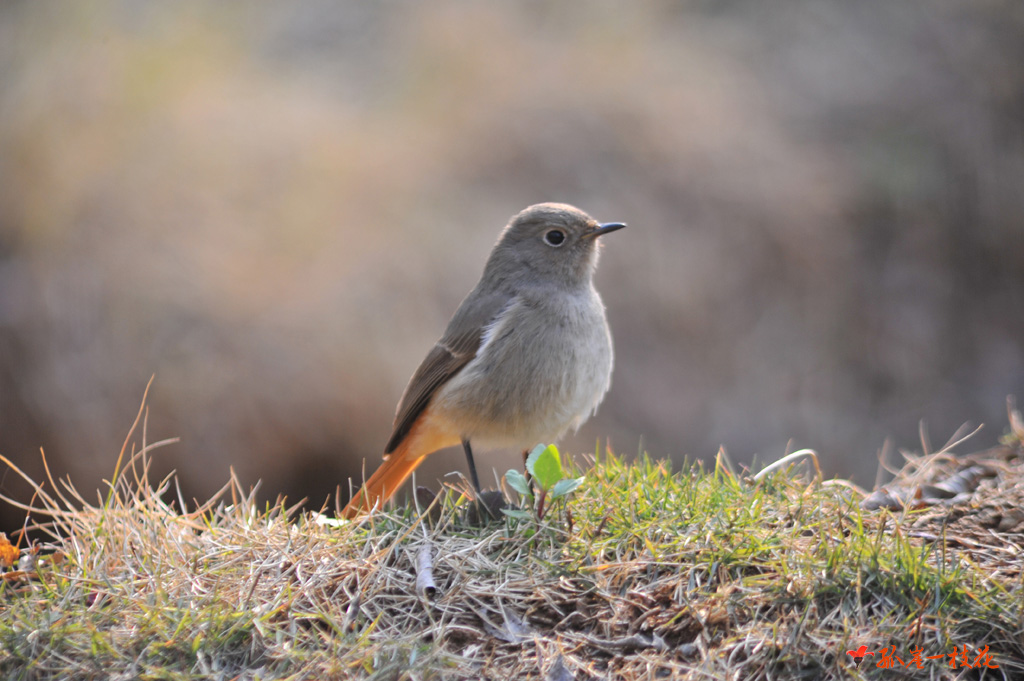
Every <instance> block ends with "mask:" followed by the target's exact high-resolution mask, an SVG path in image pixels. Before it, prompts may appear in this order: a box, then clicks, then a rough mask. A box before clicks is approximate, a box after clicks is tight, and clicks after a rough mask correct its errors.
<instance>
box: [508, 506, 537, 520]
mask: <svg viewBox="0 0 1024 681" xmlns="http://www.w3.org/2000/svg"><path fill="white" fill-rule="evenodd" d="M501 512H502V513H504V514H505V515H507V516H508V517H509V518H516V519H517V520H529V519H530V512H529V511H522V510H520V509H518V508H503V509H501Z"/></svg>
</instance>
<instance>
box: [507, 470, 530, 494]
mask: <svg viewBox="0 0 1024 681" xmlns="http://www.w3.org/2000/svg"><path fill="white" fill-rule="evenodd" d="M505 482H507V483H508V485H509V487H511V488H512V489H514V490H515V491H517V492H519V493H520V494H521V495H523V496H524V497H526V498H527V499H532V498H533V493H532V492H531V491H530V483H529V481H528V480H527V479H526V476H525V475H523V474H522V473H520V472H519V471H517V470H515V469H511V470H509V472H508V473H505Z"/></svg>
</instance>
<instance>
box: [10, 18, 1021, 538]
mask: <svg viewBox="0 0 1024 681" xmlns="http://www.w3.org/2000/svg"><path fill="white" fill-rule="evenodd" d="M625 8H628V9H625ZM547 200H558V201H566V202H570V203H573V204H576V205H578V206H580V207H581V208H583V209H584V210H587V211H588V212H590V213H591V214H593V215H594V216H595V217H597V218H598V219H599V220H602V221H612V220H621V221H626V222H628V223H629V224H630V227H629V229H628V230H626V231H623V232H619V233H617V234H615V235H614V236H613V237H609V238H608V240H607V242H606V244H605V249H604V253H603V257H602V264H601V267H600V270H599V274H598V287H599V289H600V290H601V291H602V293H603V296H604V299H605V302H606V304H607V306H608V314H609V318H610V321H611V324H612V327H613V331H614V335H615V340H616V350H617V357H616V370H615V376H614V379H613V383H612V391H611V393H610V394H609V395H608V397H607V399H606V401H605V403H604V404H603V406H602V407H601V410H600V412H599V415H598V416H597V418H595V419H593V420H591V421H590V422H589V423H588V424H587V425H586V426H585V427H584V428H583V429H582V430H581V431H580V433H579V434H578V436H576V437H575V438H573V439H571V440H570V441H568V442H567V443H565V444H566V446H567V448H568V449H570V450H573V451H593V449H594V447H595V445H596V443H597V441H598V440H601V442H602V443H603V442H605V441H610V443H611V445H612V446H613V447H614V448H615V449H616V450H617V451H620V452H623V453H627V454H630V453H634V452H636V451H638V450H639V449H640V448H643V449H646V450H648V451H649V452H651V453H652V454H653V455H655V456H657V457H672V458H674V459H676V460H681V459H682V458H683V457H684V456H690V457H691V458H703V459H706V460H708V459H712V458H713V456H714V454H715V452H716V450H717V449H718V447H719V445H724V446H725V447H726V448H727V450H728V451H729V452H730V454H731V456H732V457H733V458H734V459H735V460H737V461H740V462H742V461H748V460H750V458H751V457H752V456H754V455H757V457H758V458H759V459H760V460H762V461H764V460H768V459H774V458H777V457H778V456H780V455H782V454H783V453H784V451H785V449H786V446H787V442H788V441H789V440H790V439H792V440H793V443H794V446H797V447H804V446H807V447H814V448H816V449H817V450H819V451H820V452H821V454H822V456H823V459H824V463H825V466H826V468H827V472H828V473H829V474H833V475H840V476H852V477H853V478H854V479H855V480H856V481H858V482H860V483H863V484H869V485H870V484H871V483H872V482H873V481H874V479H875V472H876V469H877V468H878V461H877V452H878V450H879V449H880V448H881V447H882V445H883V443H884V442H885V441H886V439H887V438H889V439H890V441H891V442H893V443H894V444H896V445H898V446H904V447H910V448H913V447H916V446H918V436H917V432H918V422H919V420H921V419H925V420H926V421H927V423H928V424H929V430H930V432H931V433H932V434H933V439H934V440H936V441H937V442H941V441H943V440H944V439H945V438H946V437H948V436H949V435H950V434H951V433H952V432H953V431H954V430H955V429H956V427H957V426H959V425H960V424H961V423H962V422H964V421H972V422H974V423H978V422H984V423H986V424H988V426H987V428H986V430H985V431H983V433H982V434H981V435H979V436H978V437H977V438H976V440H975V442H976V443H977V445H978V446H979V447H981V446H984V445H986V444H991V443H992V442H994V441H995V440H996V439H997V438H998V436H999V435H1000V434H1001V433H1002V432H1003V431H1004V429H1005V424H1006V397H1007V395H1009V394H1018V395H1022V394H1024V314H1022V313H1024V3H1020V2H1015V1H1008V0H1007V1H1002V2H1000V1H998V0H993V1H990V2H953V1H950V0H928V1H924V0H918V1H906V2H898V3H893V2H888V1H887V0H871V1H865V2H856V3H821V2H810V1H808V2H801V1H796V0H787V1H782V2H775V3H763V2H759V1H758V0H735V1H730V2H721V1H715V2H711V1H704V2H699V1H694V2H680V3H670V2H656V3H629V4H628V5H624V4H622V3H615V2H606V3H601V2H595V3H587V4H586V5H578V4H572V3H541V2H524V3H504V4H499V3H486V4H485V3H470V2H457V1H451V0H440V1H438V2H431V3H413V2H382V3H355V2H352V3H337V2H328V1H326V0H318V1H310V2H303V3H277V2H269V1H267V2H260V1H253V2H244V3H240V2H239V3H236V2H223V3H207V2H192V1H188V0H184V1H179V2H174V3H161V2H155V1H153V2H147V1H142V0H120V1H107V0H85V1H83V2H76V3H59V2H47V1H37V0H31V1H30V0H21V1H17V0H5V2H3V3H0V453H2V454H3V455H5V456H7V457H9V458H10V459H12V460H13V461H15V462H17V463H18V464H19V465H21V466H23V467H24V468H25V469H26V470H27V471H28V472H29V473H30V474H32V475H34V476H36V477H39V476H41V474H42V471H41V466H40V458H39V448H40V447H43V448H45V450H46V453H47V457H48V460H49V462H50V464H51V467H52V469H53V470H54V472H55V473H56V474H60V475H69V476H70V477H71V479H72V480H73V481H74V482H75V483H76V485H77V486H78V487H79V488H80V489H83V490H91V489H95V488H96V486H98V485H99V484H100V480H101V478H103V477H108V476H109V475H110V474H111V473H112V471H113V467H114V461H115V459H116V456H117V452H118V450H119V448H120V446H121V442H122V440H123V438H124V436H125V434H126V432H127V430H128V427H129V425H130V424H131V422H132V419H133V418H134V415H135V412H136V409H137V408H138V405H139V403H140V400H141V398H142V393H143V389H144V387H145V385H146V383H147V381H148V379H149V378H150V375H151V374H155V375H156V380H155V382H154V385H153V388H152V391H151V393H150V400H149V407H150V408H149V418H148V425H147V436H148V439H149V440H150V441H154V440H157V439H160V438H164V437H173V436H177V437H180V438H181V441H180V443H178V444H175V445H171V446H168V447H165V448H163V449H160V450H159V451H158V452H156V453H154V457H155V463H154V466H155V468H156V471H157V472H158V473H159V472H166V471H169V470H171V469H176V470H177V471H178V473H179V476H180V480H181V486H182V489H183V490H184V493H185V496H186V497H193V496H194V497H197V498H200V499H202V498H205V497H206V496H207V495H209V494H210V493H211V492H213V491H214V490H215V489H217V488H219V487H220V486H221V485H222V484H224V483H225V482H226V481H227V479H228V475H229V467H232V466H233V467H234V468H235V470H236V471H237V473H238V476H239V478H240V479H241V480H242V481H243V483H246V484H253V483H255V482H256V481H257V480H262V481H263V488H262V494H264V495H265V496H267V497H268V498H273V497H274V496H275V495H276V494H278V493H286V494H288V495H289V496H290V498H291V499H293V500H295V499H297V498H300V497H306V496H308V497H310V498H311V499H312V500H313V503H314V505H319V503H320V502H321V501H323V500H324V499H326V498H327V497H328V496H329V495H331V494H332V493H333V491H334V489H335V487H336V486H337V485H338V484H344V481H345V480H346V479H347V478H348V477H349V476H358V475H359V474H360V466H361V464H360V462H361V461H362V460H363V459H364V458H365V459H367V460H368V461H369V464H368V465H369V467H371V468H372V467H373V466H375V465H376V464H377V461H378V460H379V455H380V450H381V447H382V445H383V443H384V442H385V440H386V439H387V436H388V434H389V431H390V426H391V419H392V416H393V413H394V411H393V410H394V406H395V403H396V402H397V400H398V397H399V395H400V394H401V391H402V389H403V387H404V385H405V382H406V380H407V379H408V377H409V375H410V374H411V373H412V371H413V370H414V369H415V367H416V365H417V364H418V362H419V360H420V359H421V358H422V356H423V355H424V353H425V352H426V350H427V349H428V348H429V347H430V345H431V344H432V343H433V341H434V340H435V339H436V338H437V336H438V335H439V334H440V332H441V330H442V329H443V327H444V325H445V323H446V321H447V320H448V317H449V316H450V315H451V313H452V312H453V311H454V309H455V308H456V306H457V305H458V303H459V301H460V300H461V298H462V296H463V295H464V294H465V293H466V292H467V291H468V290H469V289H470V288H471V286H472V285H473V284H474V283H475V281H476V279H477V278H478V276H479V274H480V271H481V268H482V264H483V261H484V259H485V257H486V255H487V253H488V252H489V250H490V247H491V245H492V244H493V242H494V240H495V238H496V236H497V234H498V231H499V230H500V228H501V227H502V226H503V225H504V223H505V221H506V220H507V219H508V217H509V216H511V215H512V214H514V213H515V212H517V211H518V210H520V209H522V208H523V207H525V206H527V205H529V204H532V203H536V202H540V201H547ZM432 460H433V462H434V464H435V465H433V466H431V467H428V468H425V469H424V471H423V473H422V474H421V475H420V479H421V481H423V480H425V479H436V478H437V477H438V476H440V475H441V474H443V473H444V472H446V471H450V470H462V469H463V465H464V464H463V459H462V455H461V453H460V452H458V451H453V452H450V453H448V454H439V455H438V456H437V457H432ZM519 461H520V459H519V456H518V453H515V452H498V453H494V454H492V455H490V457H489V458H485V459H484V461H483V465H484V466H485V468H488V470H489V467H490V466H495V467H497V468H498V469H499V470H505V469H506V468H509V467H512V466H514V465H517V464H518V463H519ZM488 477H490V476H488ZM345 489H346V491H347V486H346V487H345ZM0 492H3V493H4V494H7V495H13V496H15V497H18V498H22V499H26V500H27V496H28V495H27V488H26V487H25V486H24V485H20V484H19V482H18V480H17V478H16V476H14V475H13V474H11V473H9V472H8V473H6V474H3V475H2V476H0ZM343 496H344V495H343ZM22 518H23V516H22V514H21V513H14V514H11V513H8V514H7V515H6V516H4V519H3V523H4V526H5V527H10V526H14V527H17V526H18V525H20V523H21V520H22Z"/></svg>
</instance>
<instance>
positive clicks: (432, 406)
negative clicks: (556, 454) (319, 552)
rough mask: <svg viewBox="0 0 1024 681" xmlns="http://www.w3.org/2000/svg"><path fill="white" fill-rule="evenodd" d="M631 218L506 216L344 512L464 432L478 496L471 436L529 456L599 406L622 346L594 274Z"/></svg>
mask: <svg viewBox="0 0 1024 681" xmlns="http://www.w3.org/2000/svg"><path fill="white" fill-rule="evenodd" d="M625 226H626V225H625V223H622V222H609V223H603V224H602V223H598V222H597V221H596V220H595V219H594V218H592V217H590V216H589V215H588V214H587V213H585V212H583V211H582V210H580V209H578V208H576V207H574V206H570V205H568V204H564V203H540V204H536V205H533V206H530V207H528V208H526V209H525V210H523V211H521V212H519V213H518V214H516V215H514V216H513V217H512V218H511V219H510V220H509V222H508V224H507V225H506V226H505V228H504V229H503V230H502V232H501V234H500V236H499V238H498V241H497V243H496V244H495V245H494V248H493V249H492V251H491V253H490V256H489V257H488V258H487V262H486V264H485V265H484V271H483V274H482V275H481V277H480V280H479V282H478V283H477V284H476V286H475V287H474V288H473V289H472V290H471V291H470V292H469V294H468V295H467V296H466V298H465V299H464V300H463V301H462V303H461V304H460V305H459V307H458V309H457V310H456V311H455V314H454V315H453V316H452V318H451V321H450V322H449V323H448V326H447V328H446V329H445V331H444V334H443V335H442V336H441V338H440V339H439V340H438V341H437V343H436V344H435V345H434V347H433V348H431V350H430V351H429V352H428V353H427V355H426V357H425V358H424V359H423V361H422V363H421V364H420V365H419V368H418V369H417V370H416V371H415V373H414V374H413V376H412V378H411V379H410V380H409V384H408V386H407V387H406V389H405V392H404V393H403V394H402V397H401V399H400V400H399V403H398V408H397V410H396V414H395V420H394V425H393V429H392V433H391V437H390V438H389V439H388V441H387V444H386V445H385V447H384V462H383V463H382V464H381V465H380V467H379V468H377V470H376V472H374V473H373V475H371V476H370V478H369V479H368V480H366V481H365V483H364V484H363V486H362V488H361V489H360V490H359V491H358V492H357V493H356V494H355V495H354V496H353V497H352V499H351V500H350V501H349V502H348V504H347V505H346V506H345V508H344V509H343V511H342V513H341V516H342V517H343V518H349V519H351V518H354V517H356V516H357V515H359V514H360V513H362V512H367V511H371V510H373V509H376V508H379V507H380V506H381V505H383V504H384V502H386V501H387V500H388V499H389V498H390V497H391V496H392V495H393V494H394V493H395V492H396V491H397V490H398V488H399V487H400V486H401V485H402V483H403V482H405V480H406V479H407V478H408V477H409V476H410V475H411V474H412V472H413V471H414V470H415V469H416V467H417V466H419V465H420V463H421V462H422V461H423V459H424V458H426V457H427V456H429V455H430V454H432V453H434V452H436V451H438V450H441V449H444V448H446V447H452V446H456V445H459V444H461V445H462V448H463V451H464V452H465V455H466V461H467V466H468V469H469V474H470V478H471V480H472V483H473V486H474V488H475V490H476V492H477V495H478V496H479V495H480V493H481V490H480V481H479V478H478V476H477V472H476V465H475V462H474V460H473V450H472V446H478V447H488V448H496V447H515V448H521V449H522V450H523V451H524V457H525V456H526V452H527V451H528V450H529V449H531V448H532V447H534V446H535V445H537V444H540V443H546V444H550V443H552V442H555V441H557V440H558V439H559V438H560V437H561V436H562V435H564V434H565V433H566V432H568V431H569V430H574V429H578V428H579V426H580V425H581V424H582V423H583V422H584V421H585V420H587V419H588V418H589V417H590V416H591V415H592V414H593V413H595V412H596V410H597V407H598V405H599V404H600V403H601V401H602V399H603V398H604V395H605V393H607V392H608V389H609V387H610V385H611V375H612V366H613V351H612V338H611V332H610V330H609V328H608V322H607V319H606V316H605V308H604V303H603V302H602V300H601V296H600V295H599V294H598V292H597V289H596V288H595V287H594V282H593V277H594V271H595V269H596V267H597V261H598V254H599V252H600V243H599V242H600V240H601V239H600V237H603V236H604V235H606V234H610V233H611V232H614V231H617V230H619V229H622V228H623V227H625Z"/></svg>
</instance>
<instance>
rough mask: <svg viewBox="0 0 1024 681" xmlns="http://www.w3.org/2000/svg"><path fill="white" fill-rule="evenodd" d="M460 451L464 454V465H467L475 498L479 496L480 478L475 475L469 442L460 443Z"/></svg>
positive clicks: (474, 465)
mask: <svg viewBox="0 0 1024 681" xmlns="http://www.w3.org/2000/svg"><path fill="white" fill-rule="evenodd" d="M462 449H463V450H465V452H466V463H468V464H469V477H470V479H471V480H472V481H473V487H475V488H476V493H477V496H479V495H480V493H481V491H480V478H478V477H477V475H476V463H474V462H473V450H472V449H470V448H469V440H463V441H462Z"/></svg>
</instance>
